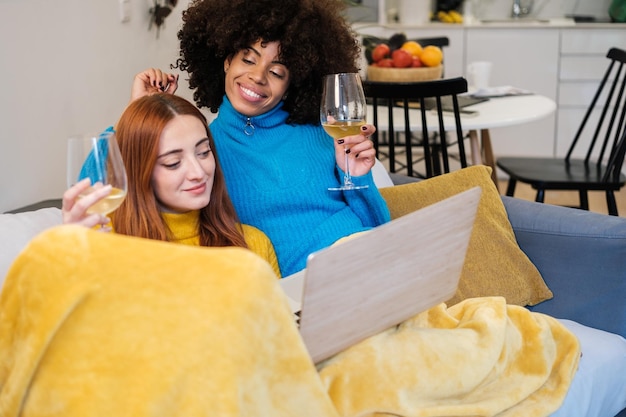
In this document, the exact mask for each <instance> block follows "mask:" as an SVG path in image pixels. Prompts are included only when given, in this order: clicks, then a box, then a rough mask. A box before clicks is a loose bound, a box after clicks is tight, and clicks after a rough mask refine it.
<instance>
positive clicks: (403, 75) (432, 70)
mask: <svg viewBox="0 0 626 417" xmlns="http://www.w3.org/2000/svg"><path fill="white" fill-rule="evenodd" d="M441 74H443V66H442V65H438V66H436V67H419V68H381V67H375V66H372V65H370V66H368V67H367V79H368V80H370V81H387V82H394V81H397V82H411V81H430V80H437V79H439V78H441Z"/></svg>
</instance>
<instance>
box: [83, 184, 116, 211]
mask: <svg viewBox="0 0 626 417" xmlns="http://www.w3.org/2000/svg"><path fill="white" fill-rule="evenodd" d="M92 191H93V188H91V187H89V188H88V189H87V191H85V192H84V193H82V194H81V195H80V196H79V198H80V197H86V196H87V195H88V194H90V193H91V192H92ZM125 197H126V191H124V190H120V189H119V188H115V187H113V188H112V189H111V194H109V195H108V196H106V197H104V198H103V199H102V200H100V201H98V202H97V203H96V204H94V205H93V206H91V207H89V208H88V209H87V213H89V214H93V213H99V214H102V215H105V216H106V215H107V214H109V213H111V212H113V211H114V210H115V209H117V208H118V207H119V206H120V205H121V204H122V202H123V201H124V198H125Z"/></svg>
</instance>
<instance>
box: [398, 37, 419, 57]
mask: <svg viewBox="0 0 626 417" xmlns="http://www.w3.org/2000/svg"><path fill="white" fill-rule="evenodd" d="M400 49H403V50H405V51H407V52H408V53H409V54H411V56H417V57H419V56H420V55H421V54H422V45H420V44H419V43H417V42H415V41H406V42H404V43H403V44H402V46H401V47H400Z"/></svg>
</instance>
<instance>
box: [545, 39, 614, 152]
mask: <svg viewBox="0 0 626 417" xmlns="http://www.w3.org/2000/svg"><path fill="white" fill-rule="evenodd" d="M614 46H616V47H621V48H624V47H626V32H625V31H624V29H623V28H621V29H610V28H603V29H592V28H578V29H562V30H561V46H560V51H559V53H560V70H559V79H558V100H557V104H558V111H557V135H556V144H555V145H556V155H558V156H564V155H565V154H566V153H567V150H568V148H569V146H570V143H571V142H572V139H573V138H574V135H575V134H576V131H577V129H578V126H579V125H580V122H581V120H582V119H583V117H584V115H585V112H586V111H587V107H588V106H589V104H590V103H591V100H592V99H593V96H594V94H595V92H596V90H597V89H598V84H599V83H600V80H601V79H602V76H603V75H604V72H605V71H606V68H607V65H608V60H607V58H606V54H607V52H608V50H609V49H610V48H611V47H614ZM597 118H598V112H597V111H594V112H593V113H592V115H591V119H590V123H594V121H596V120H597ZM581 144H582V143H581ZM581 148H582V149H584V146H583V147H581ZM575 156H582V154H581V153H577V154H576V155H575Z"/></svg>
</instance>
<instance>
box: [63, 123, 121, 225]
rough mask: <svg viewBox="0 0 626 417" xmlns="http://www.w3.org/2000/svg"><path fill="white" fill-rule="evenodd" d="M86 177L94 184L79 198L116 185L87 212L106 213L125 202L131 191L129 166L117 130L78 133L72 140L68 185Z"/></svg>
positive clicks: (69, 143)
mask: <svg viewBox="0 0 626 417" xmlns="http://www.w3.org/2000/svg"><path fill="white" fill-rule="evenodd" d="M85 178H89V179H90V180H91V186H90V187H89V188H88V189H87V190H85V191H84V192H83V193H82V194H81V195H80V196H79V197H78V198H81V197H84V196H86V195H88V194H90V193H92V192H93V191H95V190H97V189H98V188H101V187H103V186H105V185H111V187H112V190H111V193H110V194H109V195H108V196H106V197H105V198H103V199H101V200H99V201H98V202H97V203H96V204H94V205H92V206H91V207H89V209H87V213H89V214H91V213H99V214H102V215H104V216H106V215H108V214H109V213H112V212H113V211H114V210H115V209H117V208H118V207H119V206H120V204H122V202H123V201H124V198H125V197H126V192H127V178H126V169H125V168H124V162H123V161H122V155H121V153H120V149H119V147H118V145H117V140H116V139H115V134H114V133H113V132H109V131H107V132H103V133H101V134H99V135H77V136H73V137H71V138H69V139H68V147H67V185H68V187H71V186H72V185H74V184H76V183H77V182H78V181H81V180H83V179H85ZM103 227H104V226H103Z"/></svg>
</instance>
